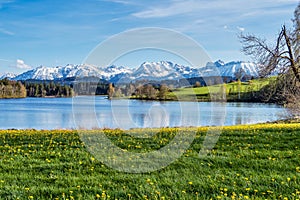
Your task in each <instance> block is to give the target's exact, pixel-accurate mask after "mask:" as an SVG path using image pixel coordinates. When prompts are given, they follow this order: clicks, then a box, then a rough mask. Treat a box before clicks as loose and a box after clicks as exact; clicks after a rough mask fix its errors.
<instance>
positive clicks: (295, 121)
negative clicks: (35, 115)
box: [0, 118, 300, 132]
mask: <svg viewBox="0 0 300 200" xmlns="http://www.w3.org/2000/svg"><path fill="white" fill-rule="evenodd" d="M284 125H286V126H297V127H298V126H299V128H300V118H290V119H281V120H276V121H272V122H263V123H256V124H236V125H225V126H188V127H184V126H180V127H154V128H131V129H125V130H124V129H120V128H95V129H73V128H62V129H59V128H57V129H34V128H28V129H16V128H10V129H0V132H3V131H37V132H43V131H53V132H55V131H70V132H73V131H76V132H80V131H106V130H110V131H121V132H129V131H149V130H152V131H157V130H169V129H178V130H195V131H197V130H205V129H206V130H209V129H221V130H222V129H224V130H226V129H235V130H238V129H244V128H258V127H260V128H263V127H265V128H266V127H268V128H270V127H271V128H276V127H281V128H282V126H284Z"/></svg>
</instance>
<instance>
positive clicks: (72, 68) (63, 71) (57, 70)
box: [13, 64, 131, 80]
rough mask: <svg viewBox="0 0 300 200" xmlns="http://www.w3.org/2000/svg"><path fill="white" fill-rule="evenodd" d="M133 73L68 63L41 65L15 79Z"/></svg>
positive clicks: (109, 75)
mask: <svg viewBox="0 0 300 200" xmlns="http://www.w3.org/2000/svg"><path fill="white" fill-rule="evenodd" d="M126 73H131V70H130V69H126V68H124V67H116V66H109V67H107V68H98V67H95V66H93V65H87V64H84V65H72V64H68V65H66V66H64V67H60V66H58V67H45V66H40V67H38V68H36V69H32V70H30V71H27V72H25V73H23V74H20V75H18V76H16V77H14V78H13V79H14V80H28V79H35V80H57V79H65V78H71V77H78V78H82V77H98V78H101V79H105V80H110V79H111V78H113V77H114V76H116V75H120V74H126Z"/></svg>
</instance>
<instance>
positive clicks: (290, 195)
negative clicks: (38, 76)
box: [0, 124, 300, 199]
mask: <svg viewBox="0 0 300 200" xmlns="http://www.w3.org/2000/svg"><path fill="white" fill-rule="evenodd" d="M144 131H145V130H140V132H141V133H144ZM177 131H178V129H176V128H170V129H161V131H160V132H159V133H157V134H156V135H155V136H153V137H152V138H148V139H144V140H142V139H136V138H133V137H131V136H129V135H127V134H126V133H124V132H123V131H120V130H106V131H105V132H106V134H107V135H108V137H110V138H111V139H112V141H113V142H114V143H116V144H117V145H118V146H120V147H122V148H124V149H127V150H128V151H134V152H147V151H151V150H153V149H158V148H160V147H162V146H164V145H166V144H168V142H169V141H170V140H171V139H172V138H173V137H174V135H175V134H176V133H177ZM189 131H195V132H196V133H197V136H196V139H195V140H194V142H193V143H192V145H191V147H190V148H189V149H188V150H187V151H186V152H185V153H184V155H183V156H182V157H181V158H180V159H178V160H177V161H175V162H174V163H172V164H171V165H169V166H168V167H166V168H163V169H161V170H159V171H155V172H152V173H144V174H130V173H123V172H118V171H115V170H113V169H110V168H108V167H106V166H105V165H104V164H103V163H101V162H100V161H97V160H96V159H94V157H93V155H91V154H90V153H89V152H88V151H87V150H86V148H85V146H84V144H83V143H82V142H81V140H80V137H79V135H78V134H77V133H76V131H66V130H57V131H34V130H10V131H6V130H3V131H0V199H231V198H233V197H234V198H235V199H238V198H240V199H284V198H287V199H299V198H300V149H299V147H300V146H299V145H300V125H299V124H278V125H273V124H266V125H252V126H235V127H225V128H224V129H223V131H222V134H221V136H220V138H219V140H218V142H217V145H216V146H215V147H214V149H213V150H212V152H211V153H210V154H209V155H208V156H207V157H205V158H201V159H200V158H199V157H198V152H199V150H200V149H201V148H202V142H203V140H204V136H205V135H206V132H207V128H190V129H189ZM94 132H95V131H94Z"/></svg>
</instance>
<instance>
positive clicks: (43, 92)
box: [23, 82, 74, 97]
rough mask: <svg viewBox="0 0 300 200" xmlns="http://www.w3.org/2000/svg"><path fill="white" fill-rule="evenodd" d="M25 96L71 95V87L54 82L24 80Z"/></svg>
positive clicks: (72, 93)
mask: <svg viewBox="0 0 300 200" xmlns="http://www.w3.org/2000/svg"><path fill="white" fill-rule="evenodd" d="M23 84H24V85H25V88H26V96H27V97H71V96H73V95H74V92H73V89H72V87H71V86H69V85H61V84H60V83H55V82H50V83H49V82H44V83H32V82H24V83H23Z"/></svg>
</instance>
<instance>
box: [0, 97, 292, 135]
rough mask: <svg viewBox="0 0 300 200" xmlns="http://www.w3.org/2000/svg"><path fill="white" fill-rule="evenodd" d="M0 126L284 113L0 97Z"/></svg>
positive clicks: (278, 113)
mask: <svg viewBox="0 0 300 200" xmlns="http://www.w3.org/2000/svg"><path fill="white" fill-rule="evenodd" d="M0 113H1V114H0V129H11V128H16V129H29V128H34V129H62V128H63V129H70V128H72V129H76V128H99V127H100V128H104V127H106V128H123V129H129V128H136V127H167V126H170V127H174V126H207V125H208V126H213V125H234V124H253V123H259V122H266V121H274V120H277V119H282V118H285V117H286V116H287V111H286V110H285V109H284V108H281V107H278V106H276V105H271V104H258V103H212V102H153V101H139V100H113V101H109V100H107V99H105V98H104V97H76V98H73V99H72V98H25V99H0Z"/></svg>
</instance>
